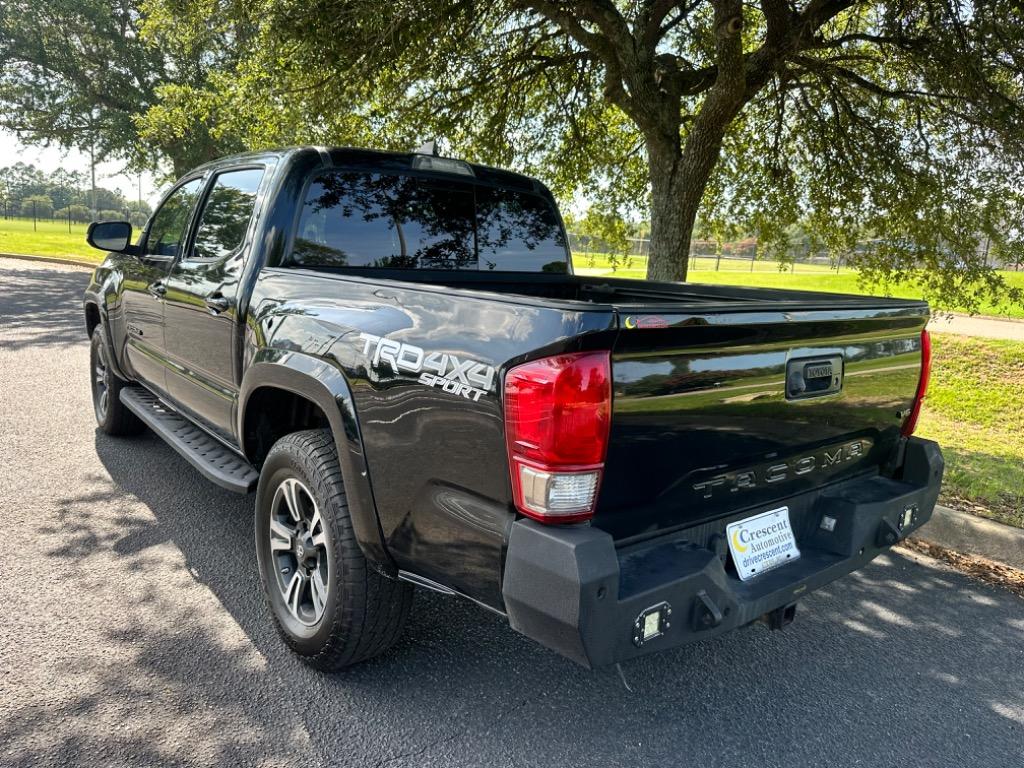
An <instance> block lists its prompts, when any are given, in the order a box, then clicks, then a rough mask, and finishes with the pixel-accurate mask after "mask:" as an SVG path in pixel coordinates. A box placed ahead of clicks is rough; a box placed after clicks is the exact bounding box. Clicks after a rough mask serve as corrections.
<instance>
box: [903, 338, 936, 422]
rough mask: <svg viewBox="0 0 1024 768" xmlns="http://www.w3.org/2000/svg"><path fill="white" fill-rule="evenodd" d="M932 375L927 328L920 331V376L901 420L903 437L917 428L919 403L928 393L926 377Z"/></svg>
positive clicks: (930, 348) (919, 412)
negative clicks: (910, 404)
mask: <svg viewBox="0 0 1024 768" xmlns="http://www.w3.org/2000/svg"><path fill="white" fill-rule="evenodd" d="M931 375H932V337H931V336H930V335H929V334H928V331H927V330H924V331H921V376H920V378H919V379H918V380H917V394H915V395H914V404H913V405H912V406H911V408H910V415H909V416H907V420H906V421H904V422H903V429H902V430H901V431H902V433H903V436H904V437H910V436H911V435H912V434H914V430H915V429H916V428H917V418H918V416H920V415H921V403H922V401H923V400H924V396H925V395H926V394H927V393H928V379H929V378H931Z"/></svg>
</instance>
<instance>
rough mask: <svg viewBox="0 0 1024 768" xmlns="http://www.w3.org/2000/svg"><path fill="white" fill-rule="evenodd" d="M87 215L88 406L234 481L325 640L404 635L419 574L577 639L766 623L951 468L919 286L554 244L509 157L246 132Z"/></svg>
mask: <svg viewBox="0 0 1024 768" xmlns="http://www.w3.org/2000/svg"><path fill="white" fill-rule="evenodd" d="M88 241H89V243H90V244H91V245H93V246H94V247H96V248H100V249H102V250H104V251H107V252H109V254H108V256H107V257H106V259H105V261H104V262H103V263H102V265H101V266H100V267H98V268H97V269H96V271H95V274H94V275H93V278H92V281H91V283H90V284H89V287H88V289H87V291H86V293H85V299H84V310H85V324H86V328H87V330H88V333H89V335H90V338H91V358H90V359H91V384H92V396H93V402H94V405H95V412H96V419H97V421H98V423H99V429H100V430H101V431H102V432H104V433H107V434H109V435H131V434H134V433H137V432H139V431H140V430H141V429H142V428H143V427H148V428H149V429H151V430H152V431H154V432H156V434H158V435H159V436H160V437H162V438H163V439H164V440H166V441H167V443H168V444H169V445H170V446H171V447H172V448H173V449H174V450H175V451H177V452H178V453H180V454H181V456H183V457H184V458H185V459H186V460H187V461H188V462H190V463H191V464H192V465H193V466H194V467H195V469H196V470H198V472H200V473H201V474H202V475H204V476H205V477H206V478H208V479H209V480H211V481H213V482H214V483H216V484H218V485H220V486H222V487H224V488H227V489H230V490H232V491H237V492H238V493H243V494H244V493H251V492H254V493H255V537H256V545H257V546H256V554H257V560H258V562H257V566H258V569H259V574H260V577H261V581H262V585H263V590H264V593H265V598H266V602H267V605H268V607H269V614H270V615H271V616H272V617H273V619H274V621H275V622H276V625H277V627H278V629H279V631H280V634H281V636H282V638H283V640H284V642H285V643H287V644H288V645H289V646H290V647H291V648H292V649H293V650H294V651H295V652H296V653H297V654H299V655H300V656H302V657H303V658H304V659H305V660H306V661H307V662H309V663H310V664H312V665H314V666H316V667H318V668H322V669H332V668H337V667H340V666H344V665H348V664H353V663H355V662H359V661H361V660H364V659H367V658H369V657H372V656H374V655H376V654H380V653H382V652H383V651H385V650H386V649H387V648H388V647H390V646H391V645H392V644H393V643H395V641H396V639H397V638H398V637H399V634H400V633H401V631H402V627H403V624H404V622H405V620H406V617H407V615H408V613H409V610H410V604H411V602H412V595H413V588H414V586H419V587H421V588H426V589H430V590H434V591H437V592H441V593H444V594H447V595H457V596H460V597H464V598H467V599H469V600H471V601H473V602H475V603H477V604H478V605H479V606H480V607H482V608H486V609H488V610H490V611H492V612H494V613H496V614H498V615H499V616H501V617H503V618H505V619H506V620H507V621H508V623H509V624H510V626H511V627H512V629H514V630H516V631H518V632H520V633H522V634H524V635H526V636H528V637H530V638H532V639H533V640H535V641H537V642H538V643H540V644H541V645H543V646H546V647H547V648H549V649H552V650H554V651H556V652H558V653H560V654H562V655H564V656H565V657H567V658H569V659H571V660H573V661H576V662H579V663H580V664H583V665H586V666H588V667H598V666H601V665H606V664H612V663H616V662H620V661H624V660H627V659H631V658H634V657H637V656H640V655H643V654H648V653H653V652H655V651H659V650H664V649H668V648H674V647H677V646H679V645H681V644H683V643H688V642H691V641H695V640H700V639H703V638H712V637H715V636H716V635H719V634H721V633H723V632H726V631H728V630H731V629H734V628H737V627H741V626H744V625H746V624H749V623H751V622H754V621H756V620H758V619H762V620H764V621H765V622H766V623H768V625H769V626H771V627H773V628H780V627H782V626H784V625H786V624H787V623H789V621H791V620H792V618H793V614H794V611H795V606H796V603H797V601H798V600H799V599H800V598H801V597H803V596H804V595H806V594H808V593H809V592H811V591H812V590H815V589H817V588H819V587H821V586H823V585H825V584H828V583H830V582H832V581H834V580H835V579H838V578H839V577H841V576H843V575H844V574H848V573H850V572H851V571H854V570H856V569H858V568H861V567H862V566H864V565H866V564H867V563H868V562H869V561H870V560H871V559H872V558H874V557H876V556H877V555H878V554H879V553H881V552H883V551H885V550H886V549H887V548H888V547H890V546H892V545H893V544H895V543H896V542H898V541H900V540H901V539H903V538H904V537H906V536H907V535H908V534H909V533H911V532H912V531H914V530H915V529H917V528H918V527H919V526H921V525H922V524H924V523H925V522H926V521H927V520H928V519H929V517H930V515H931V513H932V508H933V506H934V505H935V501H936V498H937V495H938V492H939V485H940V483H941V479H942V471H943V461H942V456H941V453H940V451H939V448H938V446H937V445H936V444H935V443H933V442H929V441H927V440H922V439H920V438H917V437H913V436H912V433H913V431H914V426H915V423H916V422H917V418H918V413H919V411H920V408H921V402H922V399H923V398H924V396H925V389H926V386H927V382H928V372H929V340H928V334H927V331H926V330H925V324H926V321H927V319H928V306H927V304H925V303H924V302H920V301H903V300H894V299H885V298H872V297H863V296H845V295H835V294H828V295H826V294H819V293H812V292H800V291H783V290H766V289H757V288H737V287H725V286H708V285H694V284H670V283H658V282H645V281H636V280H622V279H614V278H611V277H607V276H597V277H594V276H580V275H575V274H574V273H573V268H572V261H571V258H570V254H569V250H568V244H567V238H566V233H565V230H564V226H563V223H562V220H561V217H560V215H559V212H558V209H557V207H556V205H555V201H554V199H553V198H552V195H551V193H550V192H549V191H548V190H547V189H546V188H545V187H544V186H543V185H542V184H540V183H539V182H537V181H535V180H534V179H531V178H527V177H525V176H521V175H518V174H514V173H510V172H507V171H502V170H497V169H493V168H488V167H484V166H480V165H474V164H470V163H466V162H462V161H460V160H455V159H449V158H443V157H438V156H435V155H432V154H418V153H407V154H401V153H385V152H376V151H369V150H361V149H330V148H318V147H301V148H292V149H288V150H282V151H275V152H264V153H257V154H247V155H242V156H236V157H230V158H225V159H222V160H219V161H216V162H213V163H210V164H208V165H204V166H203V167H201V168H197V169H196V170H195V171H193V172H191V173H189V174H187V175H186V176H184V177H183V178H182V179H181V180H180V181H178V182H177V183H176V184H175V185H174V186H173V187H172V188H171V189H170V190H169V191H168V192H167V194H166V195H165V196H164V197H163V199H162V201H161V203H160V204H159V206H158V207H157V209H156V210H155V212H154V213H153V215H152V217H151V218H150V219H149V221H148V223H147V224H146V226H145V227H144V229H143V230H142V232H141V234H140V235H139V237H138V238H137V239H133V237H132V230H131V225H130V224H128V223H126V222H101V223H95V224H93V225H92V226H91V227H90V230H89V234H88Z"/></svg>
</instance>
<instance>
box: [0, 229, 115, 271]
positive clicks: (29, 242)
mask: <svg viewBox="0 0 1024 768" xmlns="http://www.w3.org/2000/svg"><path fill="white" fill-rule="evenodd" d="M36 227H37V229H35V230H33V228H32V219H0V253H21V254H26V255H28V256H57V257H63V258H72V259H84V260H86V261H94V262H96V263H97V264H99V263H100V262H101V261H103V253H102V252H100V251H97V250H96V249H95V248H90V247H89V246H88V245H86V243H85V230H86V229H88V225H87V224H72V225H71V231H70V232H68V223H67V222H66V221H37V222H36Z"/></svg>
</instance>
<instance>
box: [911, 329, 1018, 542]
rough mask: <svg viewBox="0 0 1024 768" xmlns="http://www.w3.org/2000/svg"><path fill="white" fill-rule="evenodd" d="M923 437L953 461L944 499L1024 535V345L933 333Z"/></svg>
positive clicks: (948, 463) (948, 461)
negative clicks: (1020, 531)
mask: <svg viewBox="0 0 1024 768" xmlns="http://www.w3.org/2000/svg"><path fill="white" fill-rule="evenodd" d="M932 339H933V342H934V343H933V354H934V359H933V365H932V379H931V385H930V386H929V389H928V397H927V398H926V399H925V404H924V409H923V411H922V413H921V422H920V424H919V425H918V428H917V434H919V435H920V436H921V437H927V438H929V439H931V440H936V441H937V442H938V443H939V445H941V446H942V451H943V454H944V455H945V457H946V476H945V481H944V483H943V490H942V495H943V500H944V501H945V502H946V503H947V504H949V505H950V506H953V507H957V508H960V509H965V510H967V511H970V512H974V513H975V514H978V515H981V516H983V517H990V518H992V519H994V520H999V521H1000V522H1003V523H1008V524H1010V525H1015V526H1017V527H1021V528H1024V343H1022V342H1014V341H996V340H993V339H974V338H968V337H965V336H955V335H951V334H933V335H932Z"/></svg>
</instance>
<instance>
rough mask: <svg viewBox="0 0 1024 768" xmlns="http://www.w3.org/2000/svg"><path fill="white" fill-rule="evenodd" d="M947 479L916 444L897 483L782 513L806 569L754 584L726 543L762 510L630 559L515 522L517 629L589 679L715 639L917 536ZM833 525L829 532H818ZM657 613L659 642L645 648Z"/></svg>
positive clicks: (569, 534)
mask: <svg viewBox="0 0 1024 768" xmlns="http://www.w3.org/2000/svg"><path fill="white" fill-rule="evenodd" d="M942 471H943V460H942V453H941V452H940V451H939V447H938V445H936V444H935V443H933V442H931V441H927V440H920V439H917V438H912V439H911V440H909V441H908V443H907V446H906V452H905V456H904V463H903V467H902V472H901V473H900V474H899V478H898V479H891V478H887V477H880V476H875V477H869V478H858V479H854V480H849V481H846V482H842V483H837V484H835V485H831V486H828V487H826V488H823V489H821V490H819V491H816V492H813V493H807V494H802V495H800V496H796V497H793V498H790V499H787V500H785V501H784V502H781V503H784V504H786V505H787V506H788V507H789V510H790V519H791V522H792V526H793V529H794V531H795V533H796V537H797V544H798V546H799V548H800V552H801V557H800V559H799V560H797V561H795V562H792V563H788V564H786V565H784V566H780V567H778V568H776V569H774V570H771V571H768V572H767V573H765V574H763V575H761V576H758V577H755V578H754V579H752V580H750V581H747V582H742V581H740V579H739V578H738V577H737V576H736V575H735V572H734V571H732V570H731V569H730V568H729V567H728V555H727V546H726V542H725V537H724V533H725V527H726V525H727V524H728V523H730V522H732V521H733V520H737V519H743V518H745V517H748V516H750V515H751V514H755V513H756V511H757V510H749V509H748V510H745V511H743V512H742V513H738V514H736V515H733V516H730V517H728V518H725V519H722V520H718V521H715V522H714V523H709V524H704V525H701V526H698V527H695V528H692V529H688V530H683V531H679V532H677V533H674V534H671V535H668V536H662V537H658V538H657V539H653V540H648V541H645V542H642V543H640V544H635V545H632V546H628V547H623V548H616V547H615V544H614V542H613V541H612V538H611V536H609V535H608V534H607V533H605V532H604V531H601V530H599V529H597V528H592V527H587V526H575V527H564V528H556V527H549V526H544V525H541V524H539V523H535V522H533V521H528V520H520V521H517V522H516V523H514V524H513V526H512V532H511V535H510V538H509V544H508V554H507V558H506V563H505V572H504V577H503V582H502V593H503V595H504V599H505V608H506V611H507V612H508V617H509V622H510V624H511V625H512V627H513V628H514V629H516V630H517V631H519V632H521V633H523V634H524V635H526V636H527V637H530V638H533V639H534V640H536V641H537V642H539V643H541V644H542V645H545V646H547V647H548V648H551V649H552V650H555V651H557V652H559V653H561V654H562V655H564V656H566V657H568V658H570V659H572V660H573V661H576V662H579V663H580V664H583V665H584V666H588V667H599V666H603V665H606V664H612V663H614V662H617V661H624V660H626V659H631V658H634V657H636V656H641V655H643V654H646V653H651V652H653V651H659V650H664V649H666V648H673V647H676V646H679V645H682V644H684V643H688V642H692V641H694V640H700V639H702V638H707V637H713V636H715V635H718V634H721V633H722V632H726V631H728V630H730V629H734V628H736V627H740V626H743V625H744V624H748V623H749V622H751V621H754V620H755V619H757V618H759V617H761V616H764V615H765V614H769V613H772V612H773V611H777V610H778V609H782V608H784V607H786V606H789V605H791V604H793V603H794V602H795V601H796V600H798V599H799V598H800V597H802V596H803V595H805V594H807V593H808V592H810V591H812V590H814V589H817V588H818V587H821V586H824V585H825V584H828V583H829V582H831V581H833V580H835V579H837V578H839V577H840V576H843V575H845V574H847V573H850V572H851V571H855V570H857V569H858V568H860V567H861V566H863V565H865V564H866V563H868V562H869V561H870V560H871V559H873V558H874V557H875V556H876V555H878V554H880V553H881V552H882V551H883V550H885V549H887V548H888V547H890V546H891V545H892V544H895V543H896V542H897V541H899V540H900V539H902V538H905V537H906V536H907V535H908V534H909V533H911V532H912V531H914V530H915V529H917V528H919V527H920V526H921V525H923V524H924V523H925V522H927V521H928V519H929V518H930V517H931V514H932V510H933V509H934V507H935V502H936V499H937V498H938V495H939V486H940V485H941V482H942ZM826 514H827V515H828V516H830V517H832V518H835V520H836V524H835V526H834V529H833V530H832V531H826V530H824V529H823V528H822V527H821V525H820V523H821V520H822V517H823V516H824V515H826ZM651 611H656V612H657V614H658V618H657V620H656V621H657V623H659V627H658V629H659V633H658V634H657V635H655V636H652V637H650V639H646V640H645V639H644V637H643V636H644V634H645V633H644V632H643V631H641V629H640V625H643V624H644V618H645V616H646V615H647V614H648V613H649V612H651ZM780 615H781V614H778V613H777V614H776V616H780ZM647 626H648V627H649V626H650V624H648V625H647Z"/></svg>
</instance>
